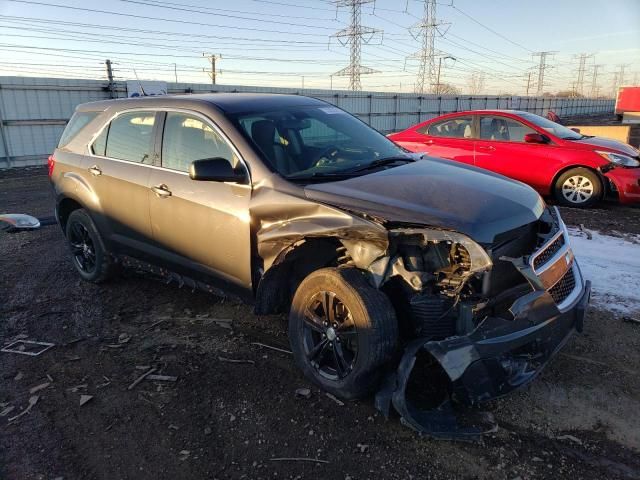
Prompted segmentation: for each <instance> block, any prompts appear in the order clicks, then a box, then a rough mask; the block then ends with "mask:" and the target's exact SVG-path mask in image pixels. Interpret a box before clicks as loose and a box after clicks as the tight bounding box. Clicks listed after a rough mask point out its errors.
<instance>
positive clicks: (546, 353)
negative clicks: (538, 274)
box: [421, 281, 591, 405]
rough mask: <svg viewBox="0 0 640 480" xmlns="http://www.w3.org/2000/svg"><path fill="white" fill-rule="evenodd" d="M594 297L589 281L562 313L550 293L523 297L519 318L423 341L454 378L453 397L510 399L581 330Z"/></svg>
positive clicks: (472, 401) (467, 401)
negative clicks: (434, 340)
mask: <svg viewBox="0 0 640 480" xmlns="http://www.w3.org/2000/svg"><path fill="white" fill-rule="evenodd" d="M590 296H591V282H589V281H587V282H585V283H584V285H583V287H582V291H581V292H580V295H579V296H578V299H577V300H576V301H575V303H574V304H573V305H572V306H571V307H570V308H568V309H567V310H565V311H563V312H561V311H559V310H558V308H557V307H556V305H555V303H554V302H553V299H552V298H551V296H550V295H549V294H548V293H546V292H533V293H531V294H529V295H528V297H530V298H527V299H525V298H522V299H521V300H525V301H524V302H521V310H520V311H519V312H517V313H516V312H514V314H515V319H514V320H505V319H501V318H492V317H488V318H486V319H485V320H484V321H483V322H482V323H481V324H480V325H479V326H478V327H477V328H476V329H475V330H474V331H473V332H472V333H471V334H469V335H466V336H463V337H457V338H452V339H448V340H442V341H438V342H433V341H430V342H426V343H423V345H422V347H421V348H422V349H424V350H426V351H427V352H429V353H430V354H431V355H432V356H433V357H434V358H435V359H436V360H437V361H438V363H439V364H440V366H441V367H442V368H443V370H444V371H445V372H446V374H447V376H448V377H449V379H450V380H451V385H452V396H453V398H454V399H455V400H457V401H458V402H461V403H465V404H469V405H474V404H478V403H481V402H484V401H487V400H491V399H494V398H497V397H500V396H502V395H506V394H508V393H510V392H511V391H513V390H516V389H517V388H520V387H522V386H524V385H526V384H528V383H529V382H530V381H532V380H533V379H534V378H535V377H536V376H537V375H538V374H539V373H540V372H541V371H542V369H543V368H544V366H545V365H546V364H547V363H548V362H549V360H550V359H551V358H553V356H554V355H555V354H556V353H557V352H558V351H559V350H560V349H561V348H562V347H563V346H564V344H565V343H566V342H567V340H568V339H569V337H570V336H571V335H572V333H573V332H574V331H578V332H581V331H582V328H583V323H584V318H585V312H586V309H587V306H588V304H589V299H590Z"/></svg>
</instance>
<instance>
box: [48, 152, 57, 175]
mask: <svg viewBox="0 0 640 480" xmlns="http://www.w3.org/2000/svg"><path fill="white" fill-rule="evenodd" d="M55 166H56V159H55V157H54V156H53V155H49V158H48V159H47V167H49V177H51V175H53V169H54V168H55Z"/></svg>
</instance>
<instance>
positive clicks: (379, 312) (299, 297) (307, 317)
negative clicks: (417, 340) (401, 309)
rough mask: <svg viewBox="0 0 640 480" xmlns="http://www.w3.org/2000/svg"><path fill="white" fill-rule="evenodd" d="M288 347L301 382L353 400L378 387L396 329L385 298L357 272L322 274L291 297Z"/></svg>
mask: <svg viewBox="0 0 640 480" xmlns="http://www.w3.org/2000/svg"><path fill="white" fill-rule="evenodd" d="M327 305H328V308H327ZM327 311H328V312H329V315H327V313H326V312H327ZM289 342H290V344H291V349H292V351H293V356H294V359H295V361H296V364H297V365H298V367H299V368H300V369H301V370H302V371H303V373H304V374H305V376H306V377H307V378H309V379H310V380H311V381H313V382H314V383H316V384H317V385H319V386H320V387H322V388H323V389H324V390H326V391H328V392H331V393H332V394H334V395H336V396H339V397H342V398H345V399H352V398H359V397H363V396H365V395H367V394H369V393H371V392H372V391H373V389H374V388H375V387H376V386H377V385H378V382H379V379H380V373H381V367H382V366H383V365H384V364H385V363H386V362H388V361H389V360H390V359H391V358H392V356H393V354H394V353H395V351H396V348H397V344H398V323H397V320H396V316H395V311H394V309H393V306H392V305H391V302H390V301H389V299H388V298H387V296H386V295H385V294H384V293H382V292H381V291H379V290H377V289H375V288H373V287H372V286H371V285H370V284H369V282H368V281H367V280H366V278H365V276H364V274H363V273H362V272H361V271H359V270H357V269H355V268H345V269H336V268H323V269H321V270H316V271H315V272H313V273H311V274H310V275H309V276H307V277H306V278H305V279H304V280H303V281H302V283H301V284H300V286H299V287H298V289H297V291H296V293H295V295H294V297H293V302H292V304H291V311H290V313H289Z"/></svg>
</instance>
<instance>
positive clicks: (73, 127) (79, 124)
mask: <svg viewBox="0 0 640 480" xmlns="http://www.w3.org/2000/svg"><path fill="white" fill-rule="evenodd" d="M99 114H100V112H76V113H74V114H73V116H72V117H71V119H70V120H69V123H67V126H66V127H65V129H64V132H62V136H61V137H60V141H59V142H58V148H62V147H64V146H65V145H68V144H69V142H70V141H71V140H73V139H74V137H75V136H76V135H78V133H80V131H81V130H82V129H83V128H84V127H86V126H87V125H88V124H89V122H91V120H93V119H94V118H96V117H97V116H98V115H99Z"/></svg>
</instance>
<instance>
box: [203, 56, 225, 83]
mask: <svg viewBox="0 0 640 480" xmlns="http://www.w3.org/2000/svg"><path fill="white" fill-rule="evenodd" d="M202 56H203V57H205V58H208V59H209V62H210V63H211V71H210V72H209V76H210V77H211V85H215V84H216V75H217V70H216V60H222V55H218V54H215V53H213V54H211V53H203V54H202ZM202 71H204V72H206V70H205V69H202Z"/></svg>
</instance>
